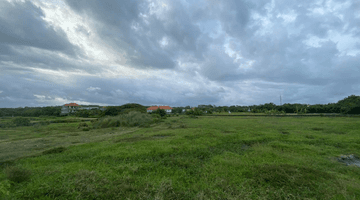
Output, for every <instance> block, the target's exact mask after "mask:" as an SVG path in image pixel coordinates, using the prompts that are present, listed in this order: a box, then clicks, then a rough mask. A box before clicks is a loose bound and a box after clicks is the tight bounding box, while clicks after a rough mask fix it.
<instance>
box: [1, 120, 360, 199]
mask: <svg viewBox="0 0 360 200" xmlns="http://www.w3.org/2000/svg"><path fill="white" fill-rule="evenodd" d="M359 122H360V119H358V118H322V117H311V118H310V117H309V118H305V117H304V118H291V117H288V118H277V117H231V118H229V117H211V116H202V117H201V116H200V117H198V118H195V119H190V118H188V117H186V116H180V117H170V118H167V119H166V120H164V122H162V123H160V124H157V125H152V126H150V127H149V128H106V129H95V130H94V129H90V131H82V129H78V125H79V123H59V124H50V125H48V126H45V127H40V129H39V130H37V131H35V130H33V129H31V130H30V129H29V130H27V129H25V128H24V129H22V127H21V128H15V129H4V130H0V132H2V133H1V134H2V135H3V131H5V132H6V133H7V136H8V138H7V139H5V140H1V142H0V144H1V146H6V148H10V149H15V150H16V149H17V150H18V152H23V153H18V154H19V155H18V154H16V153H15V154H14V153H12V151H6V152H2V151H1V150H5V149H6V148H5V147H4V148H2V147H0V156H1V157H0V162H2V165H0V195H1V191H2V190H1V189H2V188H3V191H6V192H9V195H6V192H3V196H4V198H5V199H359V198H360V168H359V167H355V166H346V165H344V164H343V163H340V162H338V161H337V160H336V158H337V157H339V156H340V155H342V154H355V155H360V152H359V151H360V123H359ZM89 126H90V123H89ZM44 133H47V134H44ZM18 135H22V137H27V138H29V139H24V140H21V139H20V138H21V137H20V136H18ZM59 136H64V137H59ZM81 138H84V141H81ZM13 139H17V140H13ZM36 141H37V142H38V145H40V144H45V145H48V147H46V148H44V149H37V150H36V149H35V150H34V149H32V150H31V151H32V153H31V152H28V153H25V152H26V151H29V149H27V148H26V147H16V146H15V144H21V145H25V144H27V145H31V144H35V142H36ZM77 141H81V143H76V142H77ZM9 142H10V143H9ZM21 142H23V143H21ZM73 142H75V143H73ZM21 148H24V149H22V150H21ZM15 152H16V151H15ZM10 155H15V157H18V158H19V157H21V156H29V155H30V156H32V157H26V158H22V159H17V160H14V161H11V160H10V158H11V156H10ZM20 155H21V156H20ZM6 160H8V161H7V162H5V161H6ZM15 172H19V173H15ZM15 174H20V175H17V176H15ZM14 177H15V178H16V180H20V181H17V182H16V181H11V180H15V178H14ZM9 180H10V182H11V185H8V183H9Z"/></svg>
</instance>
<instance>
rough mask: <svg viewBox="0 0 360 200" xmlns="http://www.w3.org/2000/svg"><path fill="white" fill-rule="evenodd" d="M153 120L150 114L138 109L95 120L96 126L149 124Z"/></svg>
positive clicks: (94, 125)
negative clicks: (137, 110)
mask: <svg viewBox="0 0 360 200" xmlns="http://www.w3.org/2000/svg"><path fill="white" fill-rule="evenodd" d="M152 122H153V120H152V118H151V116H150V115H148V114H145V113H140V112H136V111H132V112H129V113H128V114H121V115H118V116H115V117H104V118H101V119H99V120H98V121H97V122H94V124H93V127H94V128H108V127H119V126H124V127H134V126H145V127H146V126H147V125H149V124H151V123H152Z"/></svg>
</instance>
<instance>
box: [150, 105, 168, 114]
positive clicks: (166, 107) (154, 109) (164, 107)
mask: <svg viewBox="0 0 360 200" xmlns="http://www.w3.org/2000/svg"><path fill="white" fill-rule="evenodd" d="M158 108H160V109H163V110H165V111H166V113H171V111H172V107H170V106H151V107H149V108H147V112H148V113H152V112H153V111H154V112H155V111H156V110H157V109H158Z"/></svg>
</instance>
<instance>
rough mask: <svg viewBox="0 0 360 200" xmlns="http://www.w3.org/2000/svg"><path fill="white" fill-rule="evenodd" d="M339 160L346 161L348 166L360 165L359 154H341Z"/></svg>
mask: <svg viewBox="0 0 360 200" xmlns="http://www.w3.org/2000/svg"><path fill="white" fill-rule="evenodd" d="M337 160H338V161H339V162H342V163H345V164H346V166H349V165H355V166H358V167H360V158H359V156H357V155H354V154H350V155H341V156H340V157H339V158H338V159H337Z"/></svg>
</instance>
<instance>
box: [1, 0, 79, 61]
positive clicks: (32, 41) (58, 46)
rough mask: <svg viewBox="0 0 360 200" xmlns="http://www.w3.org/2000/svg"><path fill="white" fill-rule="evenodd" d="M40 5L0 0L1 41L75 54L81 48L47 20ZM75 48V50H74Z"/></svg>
mask: <svg viewBox="0 0 360 200" xmlns="http://www.w3.org/2000/svg"><path fill="white" fill-rule="evenodd" d="M42 17H44V13H43V11H42V10H41V8H39V7H36V6H35V5H34V4H33V3H31V2H30V1H25V2H18V1H14V2H11V3H9V2H8V1H1V2H0V44H3V45H20V46H31V47H36V48H41V49H47V50H52V51H61V52H63V53H66V54H69V55H75V54H77V53H78V51H79V49H77V48H76V47H75V46H73V45H72V44H71V43H70V42H69V41H68V39H67V36H66V34H65V32H64V31H62V30H61V29H55V28H54V27H52V26H50V25H49V24H47V23H46V22H45V21H44V20H43V19H42ZM75 49H76V51H75Z"/></svg>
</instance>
